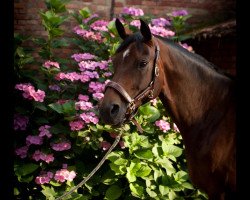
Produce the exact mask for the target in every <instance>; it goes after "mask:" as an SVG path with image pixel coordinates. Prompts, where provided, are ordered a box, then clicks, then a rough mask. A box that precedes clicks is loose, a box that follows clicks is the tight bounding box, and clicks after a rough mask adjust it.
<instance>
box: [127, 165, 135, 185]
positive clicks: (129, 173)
mask: <svg viewBox="0 0 250 200" xmlns="http://www.w3.org/2000/svg"><path fill="white" fill-rule="evenodd" d="M126 177H127V179H128V181H129V182H130V183H131V182H135V181H136V176H135V174H134V172H132V171H130V170H129V168H128V167H127V174H126Z"/></svg>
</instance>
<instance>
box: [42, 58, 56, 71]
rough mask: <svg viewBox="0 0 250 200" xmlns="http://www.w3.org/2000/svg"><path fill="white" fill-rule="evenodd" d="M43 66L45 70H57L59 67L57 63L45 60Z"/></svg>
mask: <svg viewBox="0 0 250 200" xmlns="http://www.w3.org/2000/svg"><path fill="white" fill-rule="evenodd" d="M43 66H44V67H45V68H47V69H49V68H51V67H55V68H58V69H60V66H59V63H58V62H53V61H50V60H47V61H46V62H45V63H44V64H43Z"/></svg>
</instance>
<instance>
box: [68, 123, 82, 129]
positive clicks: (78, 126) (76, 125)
mask: <svg viewBox="0 0 250 200" xmlns="http://www.w3.org/2000/svg"><path fill="white" fill-rule="evenodd" d="M69 125H70V129H71V130H72V131H79V130H81V129H82V128H84V122H83V121H72V122H69Z"/></svg>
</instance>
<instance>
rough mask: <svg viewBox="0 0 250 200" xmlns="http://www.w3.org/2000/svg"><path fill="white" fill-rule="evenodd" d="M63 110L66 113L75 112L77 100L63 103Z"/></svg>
mask: <svg viewBox="0 0 250 200" xmlns="http://www.w3.org/2000/svg"><path fill="white" fill-rule="evenodd" d="M62 111H63V113H64V114H75V112H76V109H75V102H74V101H68V102H66V103H64V104H62Z"/></svg>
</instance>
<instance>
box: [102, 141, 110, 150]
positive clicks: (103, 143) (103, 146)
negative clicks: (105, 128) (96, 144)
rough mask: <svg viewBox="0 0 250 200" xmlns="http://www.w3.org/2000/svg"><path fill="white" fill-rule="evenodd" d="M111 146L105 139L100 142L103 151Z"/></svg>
mask: <svg viewBox="0 0 250 200" xmlns="http://www.w3.org/2000/svg"><path fill="white" fill-rule="evenodd" d="M110 147H111V144H110V143H109V142H107V141H102V142H101V148H102V150H103V151H106V150H108V149H109V148H110Z"/></svg>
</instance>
